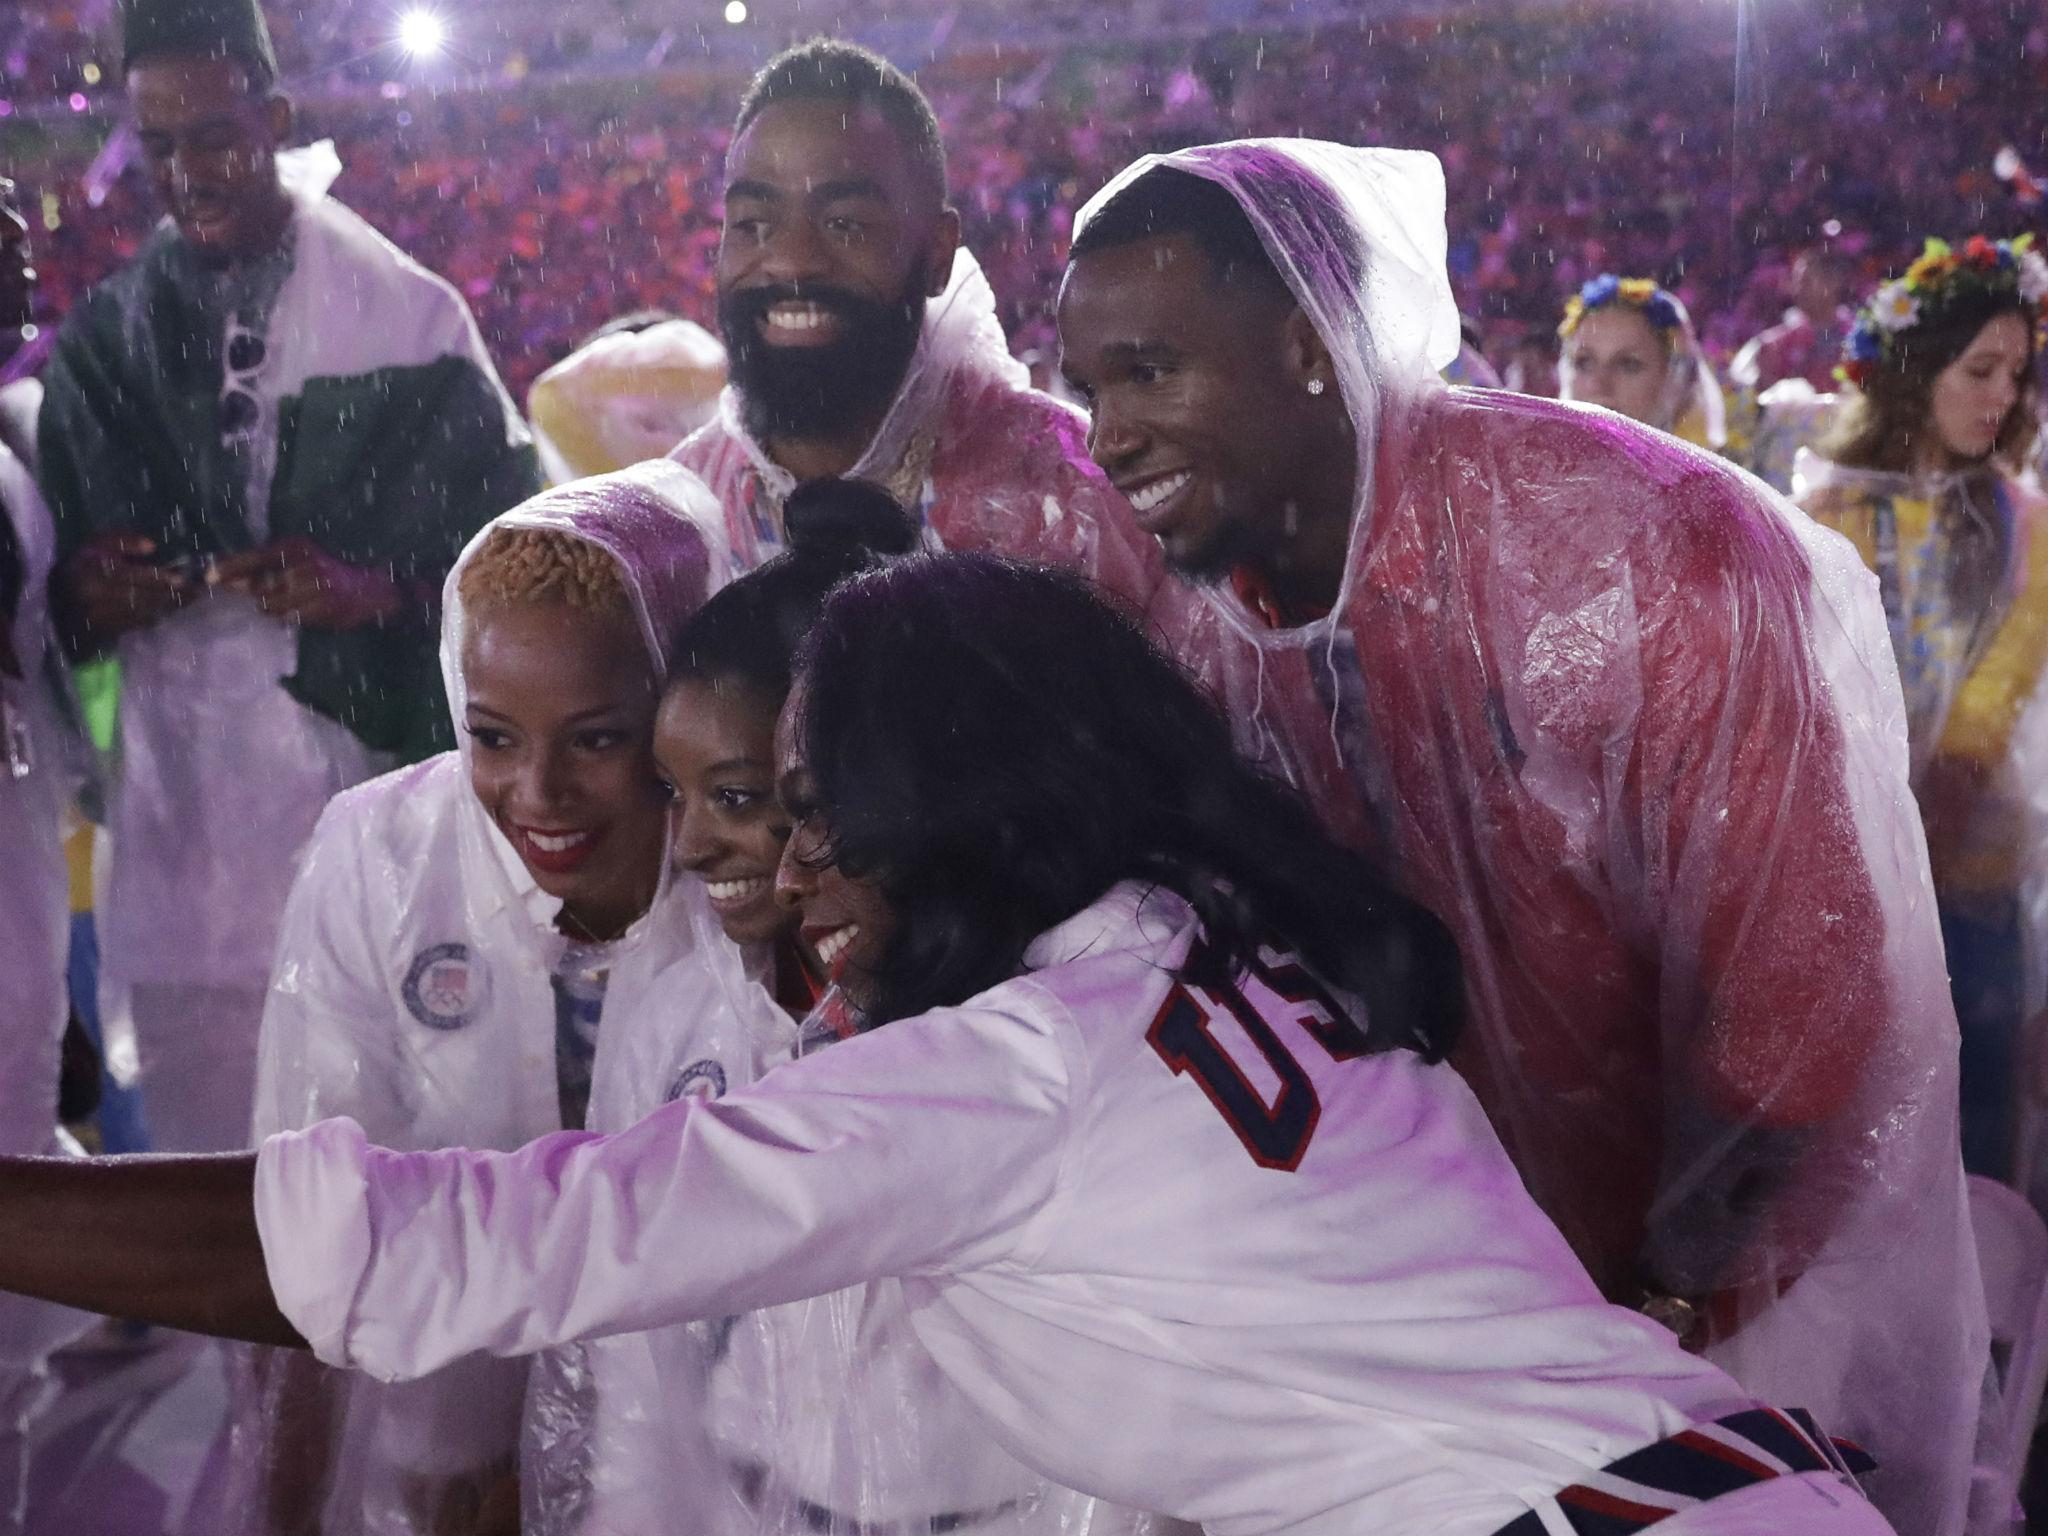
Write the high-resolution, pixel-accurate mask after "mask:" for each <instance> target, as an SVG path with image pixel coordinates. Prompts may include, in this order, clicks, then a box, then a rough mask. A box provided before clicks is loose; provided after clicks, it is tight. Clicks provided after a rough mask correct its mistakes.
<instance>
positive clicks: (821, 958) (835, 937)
mask: <svg viewBox="0 0 2048 1536" xmlns="http://www.w3.org/2000/svg"><path fill="white" fill-rule="evenodd" d="M859 936H860V925H859V924H858V923H848V924H847V925H846V926H845V927H844V928H835V929H834V930H833V931H832V932H830V933H828V934H826V935H825V937H824V938H822V939H820V940H818V963H819V964H820V965H822V966H824V967H825V969H826V970H828V971H829V970H830V969H832V963H833V962H834V961H835V960H837V959H838V958H839V957H840V956H841V955H843V954H845V953H846V946H847V945H849V944H851V943H852V942H853V941H854V940H855V939H856V938H858V937H859Z"/></svg>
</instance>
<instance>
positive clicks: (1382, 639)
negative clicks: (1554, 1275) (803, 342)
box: [1060, 140, 1988, 1536]
mask: <svg viewBox="0 0 2048 1536" xmlns="http://www.w3.org/2000/svg"><path fill="white" fill-rule="evenodd" d="M1060 329H1061V337H1062V340H1063V342H1064V344H1065V366H1066V371H1067V373H1068V375H1069V377H1070V379H1071V380H1072V381H1073V382H1074V384H1075V385H1076V386H1077V387H1078V388H1079V389H1080V390H1081V391H1082V392H1083V393H1085V394H1086V395H1087V396H1088V397H1089V398H1090V400H1091V402H1092V404H1093V407H1094V413H1095V414H1094V429H1093V438H1092V447H1093V450H1094V453H1095V456H1096V459H1097V461H1098V462H1099V463H1101V464H1102V465H1103V466H1104V468H1105V469H1106V470H1107V471H1108V472H1109V474H1110V477H1111V479H1112V480H1113V481H1115V482H1116V483H1117V485H1118V486H1119V488H1120V489H1123V490H1124V491H1125V492H1126V493H1127V494H1128V495H1129V496H1130V497H1131V499H1132V503H1133V505H1134V507H1135V508H1136V509H1137V511H1138V514H1139V517H1140V520H1141V521H1142V522H1143V523H1144V524H1145V526H1146V527H1147V528H1148V529H1149V530H1150V531H1152V532H1153V533H1154V534H1155V535H1156V536H1157V537H1159V538H1160V540H1161V541H1162V543H1163V544H1164V546H1165V549H1166V553H1167V556H1168V558H1169V559H1170V560H1171V561H1173V562H1174V563H1175V564H1176V565H1178V566H1180V567H1182V568H1183V569H1186V570H1189V571H1192V572H1194V573H1196V574H1199V575H1202V576H1205V577H1207V578H1208V579H1209V581H1210V583H1211V586H1210V591H1209V594H1208V608H1209V616H1210V619H1211V621H1212V622H1213V623H1214V624H1215V625H1216V626H1219V627H1220V629H1221V630H1222V631H1223V633H1224V636H1225V640H1226V641H1230V640H1234V642H1235V647H1236V648H1235V649H1234V650H1233V649H1231V648H1230V646H1229V645H1228V644H1227V643H1218V644H1217V645H1216V647H1215V655H1216V656H1217V658H1218V662H1217V665H1219V666H1220V671H1221V675H1220V676H1217V677H1216V678H1215V679H1214V681H1215V682H1216V683H1217V685H1218V686H1220V687H1222V688H1223V689H1224V691H1225V693H1226V695H1227V696H1228V697H1229V698H1230V699H1231V701H1232V708H1233V712H1234V714H1235V715H1236V716H1237V718H1238V720H1239V722H1240V724H1241V727H1242V729H1243V730H1244V732H1245V735H1246V737H1247V738H1248V740H1249V741H1250V742H1251V744H1252V745H1253V746H1254V747H1255V748H1256V749H1257V750H1258V751H1260V752H1261V753H1262V754H1263V755H1264V756H1265V757H1266V758H1267V759H1268V760H1269V761H1271V762H1272V763H1274V764H1275V765H1277V766H1279V767H1280V768H1282V769H1283V770H1284V771H1286V772H1287V773H1288V774H1289V775H1290V776H1291V777H1293V778H1294V779H1295V780H1296V781H1297V782H1298V783H1300V784H1301V785H1303V786H1304V787H1305V788H1306V789H1307V790H1308V791H1309V792H1310V793H1311V794H1312V795H1313V796H1314V797H1315V798H1316V800H1317V802H1318V804H1319V805H1320V807H1321V808H1322V810H1323V812H1324V815H1325V817H1326V819H1327V820H1328V821H1329V822H1330V823H1331V824H1332V825H1333V826H1335V827H1337V828H1339V829H1341V830H1342V831H1343V832H1344V833H1345V834H1346V835H1348V836H1349V837H1351V838H1352V839H1354V840H1356V841H1358V842H1361V843H1363V844H1366V845H1369V846H1372V847H1376V848H1377V849H1379V850H1380V851H1381V852H1382V853H1383V855H1384V856H1385V857H1387V858H1388V859H1389V860H1391V861H1392V862H1393V864H1394V865H1395V867H1396V868H1397V869H1398V871H1399V872H1400V874H1401V875H1402V877H1403V879H1404V880H1405V882H1406V884H1407V886H1408V888H1409V889H1410V890H1411V891H1412V892H1413V893H1414V894H1416V895H1418V896H1420V897H1421V898H1422V899H1423V900H1425V901H1426V902H1427V903H1428V904H1429V905H1430V906H1431V907H1432V908H1433V909H1434V910H1435V911H1436V912H1437V913H1438V914H1439V915H1440V916H1441V917H1442V918H1444V919H1445V920H1446V921H1447V922H1448V923H1449V924H1450V925H1451V926H1452V927H1453V929H1454V930H1455V931H1456V932H1457V934H1458V938H1459V941H1460V946H1461V948H1462V951H1463V954H1464V957H1465V962H1466V968H1467V1000H1468V1005H1469V1008H1470V1014H1471V1025H1470V1028H1469V1029H1468V1032H1467V1037H1466V1042H1465V1044H1464V1045H1463V1046H1462V1047H1461V1048H1460V1052H1459V1055H1458V1060H1459V1062H1460V1065H1461V1066H1462V1067H1463V1069H1464V1070H1465V1072H1466V1073H1467V1074H1468V1076H1469V1077H1470V1079H1471V1081H1472V1082H1473V1084H1474V1086H1475V1088H1476V1089H1477V1091H1478V1093H1479V1096H1480V1099H1481V1101H1482V1102H1483V1103H1484V1105H1485V1106H1486V1108H1487V1110H1488V1113H1489V1114H1490V1116H1491V1118H1492V1120H1493V1122H1494V1125H1495V1126H1496V1128H1497V1129H1498V1130H1499V1132H1500V1135H1501V1137H1502V1139H1503V1140H1504V1141H1505V1143H1506V1144H1507V1147H1508V1149H1509V1152H1510V1153H1511V1154H1512V1155H1513V1157H1514V1158H1515V1161H1516V1163H1517V1166H1518V1167H1519V1168H1520V1170H1521V1173H1522V1175H1523V1177H1524V1178H1525V1179H1526V1180H1527V1182H1528V1184H1529V1187H1530V1189H1531V1190H1532V1192H1533V1193H1534V1194H1535V1196H1536V1198H1537V1200H1538V1202H1539V1203H1540V1204H1541V1205H1542V1206H1543V1208H1544V1209H1545V1211H1546V1212H1548V1214H1549V1215H1550V1216H1551V1218H1552V1219H1553V1220H1555V1221H1556V1222H1557V1224H1558V1225H1559V1227H1560V1228H1561V1229H1562V1230H1563V1232H1564V1234H1565V1236H1566V1237H1567V1238H1568V1239H1569V1240H1570V1241H1571V1243H1572V1245H1573V1246H1574V1248H1575V1249H1576V1250H1577V1252H1578V1254H1579V1257H1580V1258H1581V1259H1582V1260H1583V1261H1584V1262H1585V1263H1586V1265H1587V1267H1588V1268H1589V1269H1590V1270H1591V1272H1592V1274H1593V1276H1594V1278H1595V1279H1596V1280H1597V1281H1598V1282H1599V1283H1600V1285H1601V1286H1602V1288H1603V1290H1604V1291H1605V1292H1606V1294H1607V1295H1608V1296H1609V1297H1610V1298H1612V1299H1614V1300H1616V1301H1621V1302H1624V1303H1626V1304H1629V1305H1640V1306H1643V1307H1645V1308H1646V1309H1647V1310H1650V1311H1652V1312H1653V1313H1654V1314H1655V1315H1659V1316H1662V1317H1664V1318H1666V1319H1667V1320H1668V1321H1670V1322H1671V1323H1672V1325H1673V1326H1674V1327H1676V1328H1678V1329H1679V1330H1680V1331H1681V1332H1682V1333H1683V1334H1684V1335H1685V1336H1686V1337H1687V1338H1688V1340H1689V1341H1690V1342H1692V1343H1694V1344H1695V1346H1696V1347H1698V1348H1702V1349H1704V1350H1705V1351H1706V1352H1707V1354H1708V1355H1709V1356H1710V1357H1711V1358H1712V1359H1714V1360H1715V1361H1717V1362H1718V1363H1721V1364H1723V1365H1724V1366H1726V1367H1727V1368H1728V1369H1729V1370H1730V1371H1731V1373H1732V1374H1733V1375H1734V1376H1735V1377H1736V1378H1737V1380H1739V1381H1740V1382H1741V1383H1742V1385H1743V1387H1744V1388H1745V1389H1746V1390H1748V1391H1751V1392H1754V1393H1755V1394H1757V1396H1759V1397H1760V1398H1764V1399H1767V1400H1773V1401H1777V1402H1781V1403H1785V1404H1788V1405H1792V1406H1799V1407H1804V1408H1807V1409H1810V1410H1811V1411H1812V1412H1813V1413H1814V1414H1816V1415H1817V1416H1819V1418H1820V1419H1821V1420H1822V1421H1823V1422H1824V1423H1826V1424H1827V1425H1828V1426H1829V1428H1830V1430H1831V1431H1832V1432H1834V1433H1837V1434H1842V1435H1846V1436H1849V1437H1851V1438H1854V1439H1856V1440H1858V1441H1859V1442H1861V1443H1863V1444H1865V1445H1867V1446H1869V1447H1870V1448H1871V1450H1872V1452H1873V1453H1874V1454H1875V1455H1876V1456H1877V1457H1878V1459H1879V1461H1880V1462H1881V1463H1882V1468H1881V1470H1880V1471H1879V1472H1877V1473H1876V1474H1875V1475H1874V1476H1873V1478H1872V1479H1871V1481H1870V1487H1871V1489H1872V1491H1873V1494H1874V1495H1875V1497H1876V1498H1877V1500H1878V1502H1879V1504H1880V1505H1881V1506H1882V1507H1883V1508H1885V1509H1886V1510H1887V1512H1888V1513H1890V1514H1891V1516H1892V1518H1893V1519H1894V1520H1895V1522H1896V1523H1897V1525H1898V1527H1899V1528H1900V1529H1901V1530H1908V1531H1915V1532H1928V1533H1940V1536H1952V1533H1954V1532H1956V1531H1958V1530H1960V1528H1961V1523H1962V1520H1963V1516H1964V1508H1965V1503H1966V1495H1967V1490H1968V1485H1969V1480H1970V1464H1971V1448H1972V1439H1973V1432H1974V1427H1975V1421H1976V1418H1977V1413H1978V1406H1979V1395H1980V1390H1981V1388H1982V1386H1983V1383H1984V1379H1985V1370H1986V1362H1987V1349H1988V1337H1987V1334H1988V1330H1987V1326H1986V1323H1985V1314H1984V1304H1983V1293H1982V1288H1981V1284H1980V1281H1979V1278H1978V1274H1977V1266H1976V1258H1975V1251H1974V1248H1973V1246H1972V1242H1971V1236H1970V1230H1969V1226H1968V1222H1967V1217H1966V1212H1965V1207H1964V1200H1963V1194H1964V1190H1963V1180H1962V1174H1961V1169H1960V1166H1959V1162H1958V1154H1957V1142H1956V1075H1955V1074H1956V1065H1955V1057H1956V1038H1957V1037H1956V1025H1955V1015H1954V1012H1953V1009H1952V1008H1951V1006H1950V1003H1949V999H1948V996H1947V989H1946V986H1945V982H1944V972H1943V961H1942V950H1941V941H1940V935H1939V933H1938V931H1937V929H1936V926H1935V922H1934V913H1933V898H1932V891H1931V888H1930V883H1929V876H1928V866H1927V852H1926V846H1925V843H1924V840H1923V838H1922V835H1921V831H1920V826H1919V822H1918V819H1917V817H1916V816H1915V814H1914V807H1913V801H1912V796H1911V793H1910V790H1909V787H1908V780H1907V771H1906V733H1905V729H1904V720H1903V713H1902V708H1901V701H1900V694H1899V689H1898V685H1897V682H1896V677H1895V674H1894V671H1893V668H1892V666H1891V662H1890V657H1889V654H1888V646H1887V642H1886V633H1885V623H1884V614H1883V612H1882V611H1881V609H1880V607H1879V605H1878V603H1877V602H1876V600H1875V596H1876V594H1875V592H1874V590H1873V588H1872V586H1871V584H1870V582H1869V580H1868V578H1867V577H1866V576H1865V575H1864V573H1863V572H1862V571H1861V570H1860V569H1858V566H1857V563H1856V560H1855V558H1854V555H1853V553H1852V552H1851V551H1850V550H1849V549H1848V547H1847V546H1846V545H1845V544H1844V543H1843V541H1841V540H1840V539H1839V538H1837V537H1835V536H1833V535H1831V534H1828V533H1825V532H1823V531H1821V530H1819V529H1817V528H1815V527H1814V526H1813V525H1812V524H1811V523H1810V522H1808V521H1807V520H1806V519H1804V518H1801V517H1798V516H1795V515H1792V514H1790V513H1789V512H1788V510H1787V508H1786V506H1785V504H1784V503H1782V502H1780V501H1778V500H1776V499H1774V498H1772V497H1770V496H1769V495H1767V494H1766V493H1764V492H1763V491H1761V490H1760V489H1759V488H1758V487H1757V486H1756V484H1755V483H1754V482H1752V481H1750V480H1748V479H1746V478H1744V477H1742V476H1741V475H1739V474H1738V473H1736V472H1734V471H1732V470H1730V469H1728V468H1727V467H1725V466H1724V465H1722V464H1720V463H1719V462H1717V461H1716V460H1714V459H1713V458H1711V457H1709V456H1708V455H1706V454H1703V453H1701V452H1699V451H1698V450H1697V449H1694V448H1692V447H1690V446H1687V445H1685V444H1682V443H1679V442H1676V441H1674V440H1673V439H1671V438H1670V437H1667V436H1665V435H1663V434H1660V433H1653V432H1649V431H1646V430H1644V429H1642V428H1640V427H1638V426H1636V425H1634V424H1633V423H1630V422H1626V421H1623V420H1621V419H1619V418H1618V417H1615V416H1611V415H1606V414H1603V413H1596V412H1589V411H1585V410H1583V409H1579V408H1575V407H1572V406H1568V405H1557V404H1552V403H1547V402H1539V401H1535V400H1530V399H1524V398H1519V397H1514V396H1508V395H1502V394H1483V393H1475V392H1470V391H1465V390H1457V389H1446V388H1444V387H1443V386H1442V385H1441V384H1440V383H1439V382H1438V381H1437V379H1436V372H1437V370H1438V369H1439V368H1441V367H1442V366H1443V365H1444V364H1445V363H1447V362H1448V361H1449V360H1450V358H1451V357H1452V355H1453V354H1454V353H1455V352H1456V350H1457V346H1458V324H1457V313H1456V310H1455V309H1454V307H1453V305H1452V302H1451V295H1450V289H1449V285H1448V282H1447V280H1446V276H1445V267H1444V184H1443V176H1442V171H1441V168H1440V167H1439V165H1438V164H1437V162H1436V160H1435V159H1434V157H1432V156H1429V155H1424V154H1417V153H1411V152H1405V151H1391V150H1361V149H1353V148H1348V147H1344V146H1339V145H1334V144H1324V143H1314V142H1308V141H1300V140H1271V141H1258V142H1249V143H1237V144H1227V145H1219V146H1212V147H1209V148H1204V149H1195V150H1188V151H1185V152H1182V153H1178V154H1175V155H1170V156H1165V157H1154V158H1148V159H1146V160H1143V161H1140V162H1139V163H1138V164H1136V165H1134V166H1133V167H1131V168H1130V169H1129V170H1128V171H1127V172H1125V173H1124V174H1123V175H1122V176H1121V177H1119V178H1118V179H1117V180H1116V181H1115V182H1113V183H1112V184H1111V185H1110V186H1109V187H1108V188H1106V189H1105V190H1104V191H1103V192H1102V193H1101V194H1100V195H1098V197H1097V198H1096V199H1095V200H1094V201H1093V202H1092V203H1091V204H1090V205H1089V206H1088V208H1087V209H1085V210H1084V211H1083V214H1082V216H1081V219H1080V221H1079V224H1078V228H1077V233H1076V238H1075V245H1074V256H1073V262H1072V266H1071V267H1070V269H1069V272H1068V275H1067V280H1066V286H1065V290H1064V292H1063V294H1062V298H1061V307H1060ZM1418 1219H1425V1220H1426V1219H1427V1217H1426V1215H1423V1216H1421V1217H1419V1218H1418ZM1358 1240H1359V1241H1361V1242H1370V1241H1371V1240H1372V1239H1371V1235H1370V1234H1369V1233H1360V1234H1358Z"/></svg>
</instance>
